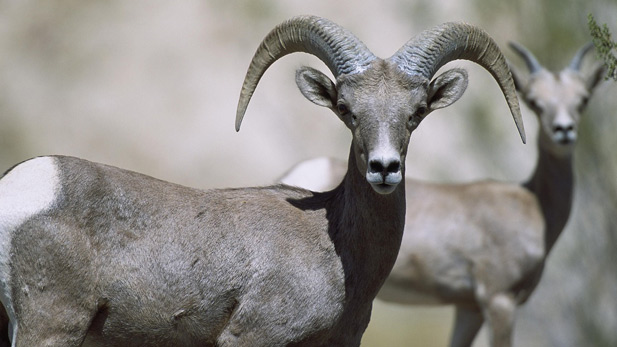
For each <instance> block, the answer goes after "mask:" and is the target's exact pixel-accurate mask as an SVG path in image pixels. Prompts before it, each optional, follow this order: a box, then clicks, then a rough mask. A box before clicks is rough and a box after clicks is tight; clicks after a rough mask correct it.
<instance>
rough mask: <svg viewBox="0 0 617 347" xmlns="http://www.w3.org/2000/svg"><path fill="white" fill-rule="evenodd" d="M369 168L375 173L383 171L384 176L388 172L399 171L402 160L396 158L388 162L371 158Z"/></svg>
mask: <svg viewBox="0 0 617 347" xmlns="http://www.w3.org/2000/svg"><path fill="white" fill-rule="evenodd" d="M369 170H370V171H371V172H374V173H381V175H382V176H387V175H388V174H391V173H397V172H399V171H400V170H401V162H400V161H399V160H396V159H393V160H389V161H387V162H383V161H381V160H371V161H370V162H369Z"/></svg>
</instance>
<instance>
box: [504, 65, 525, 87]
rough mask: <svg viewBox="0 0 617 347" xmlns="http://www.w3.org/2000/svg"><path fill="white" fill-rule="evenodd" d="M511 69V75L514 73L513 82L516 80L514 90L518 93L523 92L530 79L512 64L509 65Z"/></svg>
mask: <svg viewBox="0 0 617 347" xmlns="http://www.w3.org/2000/svg"><path fill="white" fill-rule="evenodd" d="M508 66H509V67H510V73H512V80H514V88H516V90H517V91H519V92H522V91H523V87H524V86H526V85H527V82H528V78H527V77H526V76H523V74H522V73H521V72H520V71H519V70H518V69H517V68H515V67H514V66H513V65H512V64H508Z"/></svg>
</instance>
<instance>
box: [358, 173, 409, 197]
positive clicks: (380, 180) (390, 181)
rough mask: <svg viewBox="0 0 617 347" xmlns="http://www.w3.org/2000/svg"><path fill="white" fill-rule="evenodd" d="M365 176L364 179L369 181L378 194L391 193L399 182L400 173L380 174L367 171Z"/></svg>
mask: <svg viewBox="0 0 617 347" xmlns="http://www.w3.org/2000/svg"><path fill="white" fill-rule="evenodd" d="M366 176H367V177H366V180H367V181H368V183H370V185H371V187H372V188H373V190H374V191H376V192H377V193H379V194H390V193H392V192H393V191H394V190H395V189H396V187H397V186H398V184H399V183H401V179H402V177H401V175H400V174H388V175H381V174H375V173H368V174H367V175H366Z"/></svg>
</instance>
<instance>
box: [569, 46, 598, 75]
mask: <svg viewBox="0 0 617 347" xmlns="http://www.w3.org/2000/svg"><path fill="white" fill-rule="evenodd" d="M591 48H593V43H591V42H589V43H587V44H586V45H584V46H583V47H581V48H580V49H579V50H578V52H576V54H575V55H574V58H572V61H571V62H570V65H568V68H570V69H572V70H574V71H580V69H581V64H582V62H583V58H584V57H585V54H587V52H589V50H590V49H591Z"/></svg>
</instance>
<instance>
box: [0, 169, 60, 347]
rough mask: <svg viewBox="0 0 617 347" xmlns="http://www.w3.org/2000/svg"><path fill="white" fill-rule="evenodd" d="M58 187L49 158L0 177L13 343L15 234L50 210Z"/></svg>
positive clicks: (0, 239)
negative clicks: (11, 284) (12, 251)
mask: <svg viewBox="0 0 617 347" xmlns="http://www.w3.org/2000/svg"><path fill="white" fill-rule="evenodd" d="M59 188H60V179H59V176H58V169H57V167H56V165H55V163H54V159H53V158H50V157H40V158H35V159H31V160H28V161H26V162H24V163H22V164H19V165H17V166H16V167H15V168H13V170H11V171H10V172H9V173H8V174H7V175H6V176H4V177H3V178H2V179H0V301H2V304H3V305H4V307H5V308H6V311H7V314H8V315H9V318H10V320H11V325H10V327H9V329H10V330H11V331H12V332H11V331H10V332H9V334H10V335H12V336H11V337H12V343H13V344H15V340H14V337H15V333H16V332H17V331H16V327H17V325H16V323H17V322H16V320H15V310H14V309H13V305H12V299H11V291H10V283H11V280H10V275H11V272H10V259H9V256H10V252H11V243H12V237H13V233H14V232H15V230H16V229H17V228H18V227H19V226H20V225H21V224H22V223H23V222H25V221H26V220H28V218H30V217H31V216H33V215H35V214H37V213H40V212H43V211H45V210H47V209H49V208H50V207H51V205H52V204H53V202H54V200H55V198H56V195H57V192H58V189H59Z"/></svg>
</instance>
